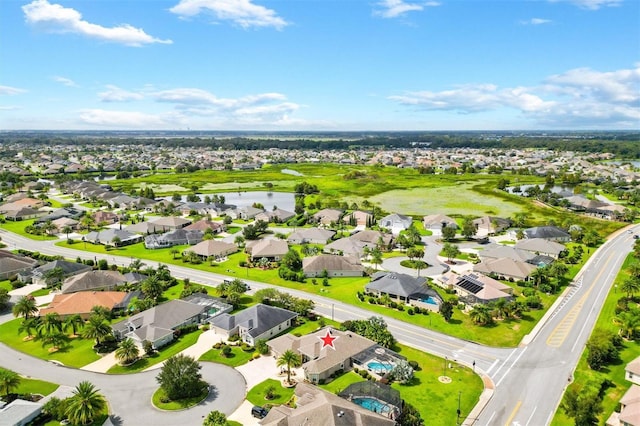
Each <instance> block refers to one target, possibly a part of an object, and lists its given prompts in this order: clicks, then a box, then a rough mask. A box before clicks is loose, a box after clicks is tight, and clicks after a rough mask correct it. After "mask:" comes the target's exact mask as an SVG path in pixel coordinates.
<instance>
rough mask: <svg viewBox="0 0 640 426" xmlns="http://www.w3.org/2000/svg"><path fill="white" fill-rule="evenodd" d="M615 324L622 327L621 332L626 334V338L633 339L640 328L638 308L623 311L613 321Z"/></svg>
mask: <svg viewBox="0 0 640 426" xmlns="http://www.w3.org/2000/svg"><path fill="white" fill-rule="evenodd" d="M613 322H614V323H615V324H616V325H619V326H620V332H621V334H622V333H624V337H625V338H627V339H631V338H632V337H633V335H634V333H635V332H636V331H637V330H638V329H639V328H640V311H639V310H638V309H637V308H633V309H629V310H628V311H622V312H620V313H619V314H618V315H617V316H616V317H615V318H614V319H613Z"/></svg>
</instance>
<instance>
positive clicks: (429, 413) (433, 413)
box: [320, 345, 483, 426]
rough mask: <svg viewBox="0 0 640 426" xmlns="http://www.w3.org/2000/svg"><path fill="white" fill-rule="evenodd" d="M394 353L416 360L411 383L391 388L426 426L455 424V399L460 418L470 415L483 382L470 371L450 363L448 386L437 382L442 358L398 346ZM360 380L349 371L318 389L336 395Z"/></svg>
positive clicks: (441, 366) (358, 376) (447, 373)
mask: <svg viewBox="0 0 640 426" xmlns="http://www.w3.org/2000/svg"><path fill="white" fill-rule="evenodd" d="M395 350H396V351H398V353H400V354H401V355H403V356H405V357H407V360H410V361H416V362H417V363H418V365H419V370H417V371H415V372H414V379H413V381H412V382H411V383H409V384H406V385H402V384H400V383H393V384H392V385H391V387H392V388H394V389H396V390H398V391H399V392H400V397H401V398H402V399H404V400H405V401H406V402H408V403H409V404H411V405H413V406H414V407H415V408H416V409H417V410H418V411H419V412H420V415H421V416H422V419H423V420H424V421H425V424H428V425H430V426H431V425H443V426H445V425H452V424H456V420H457V414H456V410H457V409H458V396H460V411H461V413H462V416H463V417H464V416H465V415H466V414H468V413H469V412H471V410H472V409H473V407H474V406H475V405H476V403H477V402H478V399H479V398H480V394H481V393H482V390H483V383H482V379H481V378H480V377H479V376H477V375H476V374H474V373H473V371H472V370H471V369H470V368H467V367H464V366H461V365H458V364H456V363H452V368H447V369H446V375H447V376H448V377H450V378H451V379H452V381H451V383H449V384H443V383H441V382H440V381H438V377H440V376H442V375H443V371H444V369H445V368H444V367H445V365H444V363H445V360H444V359H442V358H438V357H436V356H433V355H429V354H426V353H424V352H420V351H418V350H415V349H413V348H410V347H408V346H404V345H398V347H397V348H395ZM361 381H364V379H363V378H362V377H361V376H360V375H358V374H356V373H355V372H353V371H350V372H347V373H345V374H343V375H342V376H340V377H338V378H336V379H334V380H333V381H331V382H330V383H327V384H324V385H320V387H321V388H323V389H325V390H327V391H329V392H332V393H338V392H341V391H343V390H345V389H346V388H347V387H348V386H349V385H350V384H352V383H357V382H361Z"/></svg>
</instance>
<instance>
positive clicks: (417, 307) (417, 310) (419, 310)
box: [413, 306, 422, 314]
mask: <svg viewBox="0 0 640 426" xmlns="http://www.w3.org/2000/svg"><path fill="white" fill-rule="evenodd" d="M421 311H422V309H420V306H414V307H413V312H415V313H416V314H419V313H420V312H421Z"/></svg>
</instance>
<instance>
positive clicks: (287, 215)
mask: <svg viewBox="0 0 640 426" xmlns="http://www.w3.org/2000/svg"><path fill="white" fill-rule="evenodd" d="M295 215H296V214H295V213H294V212H290V211H288V210H283V209H275V210H272V211H263V212H260V213H258V214H257V215H256V216H255V219H256V220H262V221H264V222H273V223H285V222H286V221H288V220H289V219H291V218H292V217H295Z"/></svg>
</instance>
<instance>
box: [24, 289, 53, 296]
mask: <svg viewBox="0 0 640 426" xmlns="http://www.w3.org/2000/svg"><path fill="white" fill-rule="evenodd" d="M49 293H51V289H50V288H41V289H40V290H36V291H32V292H31V293H29V295H31V296H33V297H38V296H46V295H47V294H49Z"/></svg>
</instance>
